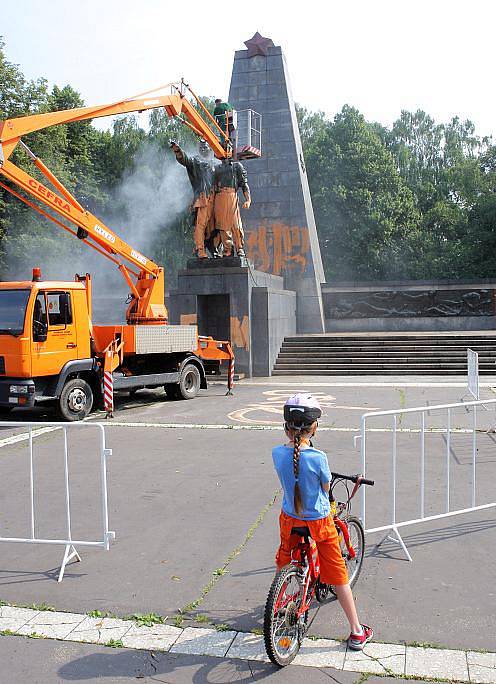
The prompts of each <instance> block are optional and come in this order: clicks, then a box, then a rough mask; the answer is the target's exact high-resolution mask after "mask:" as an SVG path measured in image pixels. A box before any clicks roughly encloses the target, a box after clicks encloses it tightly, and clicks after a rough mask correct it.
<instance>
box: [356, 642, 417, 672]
mask: <svg viewBox="0 0 496 684" xmlns="http://www.w3.org/2000/svg"><path fill="white" fill-rule="evenodd" d="M405 655H406V647H405V646H404V645H402V644H380V643H370V644H367V645H366V647H365V648H364V649H363V651H351V650H350V649H348V651H347V652H346V658H345V661H344V665H343V669H344V670H351V671H353V672H373V673H374V674H387V673H393V674H398V675H403V674H404V673H405Z"/></svg>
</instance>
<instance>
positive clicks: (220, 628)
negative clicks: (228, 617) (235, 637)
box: [214, 622, 231, 632]
mask: <svg viewBox="0 0 496 684" xmlns="http://www.w3.org/2000/svg"><path fill="white" fill-rule="evenodd" d="M214 627H215V629H216V630H217V631H218V632H228V631H229V630H230V629H231V628H230V626H229V625H226V623H225V622H221V623H220V625H214Z"/></svg>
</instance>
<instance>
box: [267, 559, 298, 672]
mask: <svg viewBox="0 0 496 684" xmlns="http://www.w3.org/2000/svg"><path fill="white" fill-rule="evenodd" d="M303 593H304V587H303V581H302V578H301V574H300V570H299V569H298V568H297V567H295V566H294V565H286V566H285V567H284V568H282V569H281V570H279V572H278V573H277V574H276V576H275V577H274V580H273V582H272V585H271V587H270V591H269V595H268V596H267V601H266V603H265V613H264V641H265V650H266V651H267V655H268V656H269V658H270V660H271V661H272V662H273V663H274V664H275V665H278V666H279V667H285V666H286V665H289V663H291V662H292V661H293V660H294V658H295V657H296V655H297V653H298V651H299V649H300V644H301V642H302V640H303V636H304V634H305V628H306V623H307V619H308V611H306V612H305V613H304V614H303V615H301V616H300V617H298V610H299V608H300V606H301V602H302V600H303Z"/></svg>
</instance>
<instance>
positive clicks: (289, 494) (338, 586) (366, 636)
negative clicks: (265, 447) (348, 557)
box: [272, 394, 374, 651]
mask: <svg viewBox="0 0 496 684" xmlns="http://www.w3.org/2000/svg"><path fill="white" fill-rule="evenodd" d="M321 415H322V411H321V409H320V406H319V403H318V401H317V400H316V399H315V398H314V397H312V395H311V394H295V395H294V396H292V397H290V398H289V399H288V401H287V402H286V404H285V406H284V420H285V425H284V429H285V431H286V435H287V437H288V440H289V442H288V444H282V445H280V446H277V447H274V449H273V450H272V460H273V462H274V467H275V469H276V472H277V475H278V477H279V480H280V482H281V486H282V488H283V491H284V497H283V502H282V510H281V514H280V516H279V526H280V535H281V543H280V546H279V549H278V551H277V554H276V565H277V567H278V568H279V569H281V568H282V567H284V566H285V565H288V564H289V563H290V562H291V552H292V551H293V550H294V549H295V548H296V547H297V545H298V542H299V539H300V537H299V535H296V534H291V530H292V529H293V527H298V526H299V527H301V526H302V525H304V526H305V527H308V529H309V531H310V535H311V537H312V539H313V540H314V541H315V543H316V545H317V550H318V554H319V561H320V582H321V583H323V584H332V585H333V587H334V591H335V593H336V596H337V598H338V601H339V603H340V605H341V608H342V609H343V611H344V613H345V615H346V618H347V619H348V622H349V624H350V629H351V633H350V636H349V637H348V646H349V648H351V649H353V650H356V651H361V650H362V649H363V647H364V646H365V644H366V643H367V642H369V641H370V640H371V639H372V637H373V636H374V632H373V630H372V628H371V627H369V626H367V625H363V624H361V623H360V621H359V619H358V615H357V611H356V607H355V601H354V599H353V594H352V592H351V588H350V585H349V583H348V574H347V570H346V565H345V562H344V559H343V556H342V553H341V549H340V546H339V541H338V533H337V531H336V527H335V525H334V522H333V518H332V515H331V509H330V503H329V487H330V480H331V473H330V469H329V463H328V461H327V456H326V454H325V453H324V452H323V451H319V450H318V449H315V448H314V447H313V445H312V442H311V439H312V437H313V436H314V435H315V433H316V431H317V420H318V419H319V418H320V416H321Z"/></svg>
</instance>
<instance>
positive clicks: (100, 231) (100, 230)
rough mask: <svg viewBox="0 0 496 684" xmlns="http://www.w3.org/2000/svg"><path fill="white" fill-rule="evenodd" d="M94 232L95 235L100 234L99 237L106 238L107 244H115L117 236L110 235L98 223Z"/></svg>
mask: <svg viewBox="0 0 496 684" xmlns="http://www.w3.org/2000/svg"><path fill="white" fill-rule="evenodd" d="M94 230H95V233H98V235H101V236H102V237H104V238H105V239H106V240H107V242H111V243H112V244H113V243H114V242H115V236H114V235H112V233H109V232H108V230H105V228H102V227H101V226H99V225H98V223H97V224H96V225H95V229H94Z"/></svg>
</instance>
